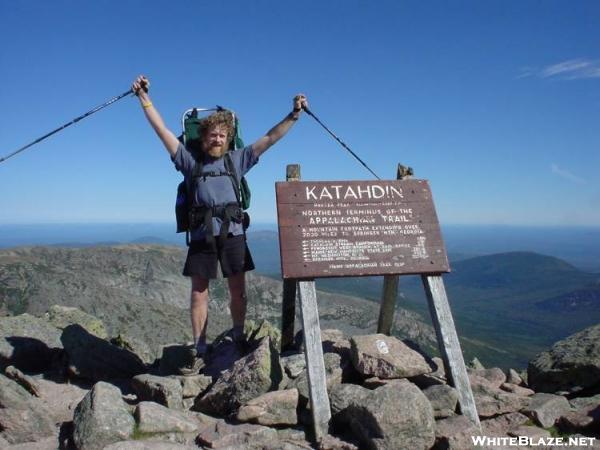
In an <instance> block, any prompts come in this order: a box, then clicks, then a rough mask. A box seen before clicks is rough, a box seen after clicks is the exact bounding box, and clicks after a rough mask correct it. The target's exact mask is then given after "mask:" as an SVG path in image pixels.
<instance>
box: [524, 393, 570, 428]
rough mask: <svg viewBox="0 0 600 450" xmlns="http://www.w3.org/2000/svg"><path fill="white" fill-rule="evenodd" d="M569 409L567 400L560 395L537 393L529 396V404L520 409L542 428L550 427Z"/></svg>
mask: <svg viewBox="0 0 600 450" xmlns="http://www.w3.org/2000/svg"><path fill="white" fill-rule="evenodd" d="M569 411H571V405H569V402H568V400H567V399H566V398H565V397H562V396H560V395H553V394H545V393H538V394H535V395H533V396H532V397H531V398H530V403H529V405H528V406H527V407H526V408H524V409H523V410H522V412H523V414H525V415H527V416H528V417H530V418H531V419H532V420H534V421H535V422H536V423H537V424H538V425H539V426H541V427H542V428H550V427H551V426H553V425H554V423H555V422H556V420H557V419H558V418H559V417H560V416H562V415H563V414H566V413H568V412H569Z"/></svg>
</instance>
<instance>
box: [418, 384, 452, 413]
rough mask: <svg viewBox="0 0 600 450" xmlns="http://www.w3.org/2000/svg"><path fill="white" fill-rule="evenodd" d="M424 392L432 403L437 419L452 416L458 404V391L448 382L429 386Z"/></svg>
mask: <svg viewBox="0 0 600 450" xmlns="http://www.w3.org/2000/svg"><path fill="white" fill-rule="evenodd" d="M423 394H425V397H427V399H428V400H429V403H431V407H432V408H433V412H434V415H435V418H436V419H442V418H444V417H450V416H452V415H453V414H454V413H455V411H456V405H457V404H458V391H457V390H456V389H455V388H453V387H452V386H448V385H447V384H438V385H434V386H429V387H428V388H427V389H425V390H423Z"/></svg>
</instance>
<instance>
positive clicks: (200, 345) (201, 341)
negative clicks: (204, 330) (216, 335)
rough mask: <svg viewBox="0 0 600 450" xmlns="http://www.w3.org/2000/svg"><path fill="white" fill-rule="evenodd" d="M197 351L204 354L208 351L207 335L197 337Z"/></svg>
mask: <svg viewBox="0 0 600 450" xmlns="http://www.w3.org/2000/svg"><path fill="white" fill-rule="evenodd" d="M196 339H197V340H196V353H197V354H198V355H204V354H205V353H206V336H201V337H198V338H196Z"/></svg>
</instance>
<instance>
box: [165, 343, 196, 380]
mask: <svg viewBox="0 0 600 450" xmlns="http://www.w3.org/2000/svg"><path fill="white" fill-rule="evenodd" d="M189 355H190V351H189V345H187V344H185V345H182V344H169V345H165V346H163V347H162V352H161V357H160V363H159V367H158V371H159V373H160V375H162V376H169V375H179V373H180V372H179V369H180V368H182V367H185V366H186V364H188V363H189V359H190V357H189Z"/></svg>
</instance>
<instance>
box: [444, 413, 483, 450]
mask: <svg viewBox="0 0 600 450" xmlns="http://www.w3.org/2000/svg"><path fill="white" fill-rule="evenodd" d="M479 435H481V431H480V430H479V428H478V427H477V426H476V425H475V424H473V422H471V421H470V420H469V419H468V418H467V417H466V416H453V417H449V418H447V419H442V420H438V421H437V422H436V423H435V447H434V448H435V449H445V450H464V449H470V448H474V445H473V436H479Z"/></svg>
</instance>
